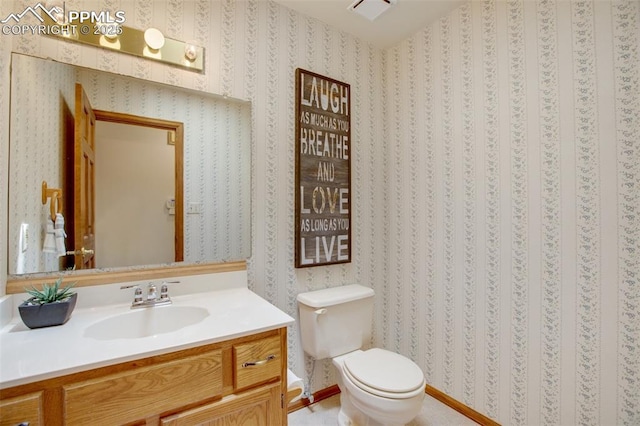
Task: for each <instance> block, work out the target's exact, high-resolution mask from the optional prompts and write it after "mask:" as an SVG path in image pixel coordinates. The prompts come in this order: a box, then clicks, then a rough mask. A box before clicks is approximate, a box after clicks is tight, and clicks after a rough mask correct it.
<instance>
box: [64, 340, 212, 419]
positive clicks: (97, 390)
mask: <svg viewBox="0 0 640 426" xmlns="http://www.w3.org/2000/svg"><path fill="white" fill-rule="evenodd" d="M63 394H64V417H65V418H64V421H65V424H70V425H84V424H122V423H128V422H132V421H134V420H140V419H144V418H146V417H148V416H152V415H154V414H157V413H161V412H163V411H167V410H172V409H175V408H179V407H182V406H185V405H188V404H192V403H194V402H198V401H202V400H205V399H208V398H212V397H216V396H219V395H221V394H222V352H221V351H220V350H215V351H211V352H207V353H205V354H202V355H195V356H191V357H188V358H184V359H179V360H176V361H169V362H164V363H161V364H156V365H150V366H147V367H141V368H137V369H136V370H134V371H128V372H124V373H118V374H112V375H109V376H106V377H102V378H99V379H94V380H87V381H84V382H80V383H77V384H72V385H67V386H64V387H63Z"/></svg>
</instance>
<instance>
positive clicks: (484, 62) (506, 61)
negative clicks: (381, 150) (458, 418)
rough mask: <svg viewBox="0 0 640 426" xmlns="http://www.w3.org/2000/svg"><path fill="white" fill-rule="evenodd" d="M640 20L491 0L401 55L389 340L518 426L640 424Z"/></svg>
mask: <svg viewBox="0 0 640 426" xmlns="http://www.w3.org/2000/svg"><path fill="white" fill-rule="evenodd" d="M638 46H640V3H638V2H637V1H620V2H607V1H596V2H589V1H584V2H583V1H580V2H578V1H575V2H573V1H572V2H569V1H560V2H555V1H537V2H530V1H517V0H515V1H496V2H494V1H484V2H480V1H478V2H475V1H474V2H471V3H469V4H466V5H464V6H463V7H461V8H459V9H458V10H456V11H454V12H453V13H451V14H450V15H449V16H447V17H445V18H443V19H441V20H440V21H439V22H437V23H435V24H434V25H431V26H429V27H428V28H426V29H425V30H423V31H421V32H420V33H419V34H416V35H415V36H413V37H411V38H410V39H409V40H407V41H405V42H403V43H402V44H401V45H399V46H398V47H396V48H393V49H390V50H389V51H387V52H385V55H386V67H385V86H386V87H387V91H386V98H387V99H389V100H391V101H390V102H388V104H387V105H388V108H387V110H386V112H387V117H388V121H387V122H388V123H389V124H388V126H387V131H386V133H385V139H386V140H387V141H388V150H387V154H388V158H389V167H388V175H389V188H388V191H389V194H392V196H390V197H389V212H390V215H389V223H390V229H389V233H388V236H389V245H388V247H389V257H388V263H387V264H388V271H389V273H388V275H387V276H386V287H385V288H386V291H385V292H384V293H383V294H384V295H383V298H384V299H383V300H388V301H387V302H385V304H386V307H387V309H381V310H378V311H377V312H378V318H377V321H378V323H379V324H380V330H379V333H378V334H377V339H378V341H381V342H384V346H387V347H390V348H393V349H396V350H398V351H400V352H402V353H405V354H407V355H408V356H410V357H411V358H414V359H416V360H418V361H419V362H420V363H421V365H422V366H423V368H424V370H425V372H426V374H427V379H428V381H429V383H431V384H432V385H433V386H435V387H436V388H438V389H441V390H443V391H444V392H446V393H447V394H449V395H451V396H453V397H454V398H456V399H458V400H460V401H462V402H464V403H465V404H467V405H470V406H472V407H475V408H476V409H477V410H479V411H480V412H483V413H486V414H488V415H489V416H490V417H492V418H495V419H498V421H499V422H500V423H502V424H509V425H537V424H545V425H551V424H563V425H574V424H580V425H589V424H591V425H614V424H615V425H623V424H626V425H633V424H638V423H639V422H640V381H639V379H640V377H639V376H638V371H640V369H639V367H640V352H639V348H638V344H639V343H640V335H639V328H638V324H639V322H638V318H639V315H640V303H639V301H640V298H639V297H638V276H640V270H639V269H638V268H639V264H638V253H639V251H638V249H639V244H640V239H639V235H638V230H639V229H640V223H639V222H638V217H637V212H638V208H639V207H640V198H639V195H640V194H639V193H638V184H639V182H640V181H639V172H640V171H639V170H638V167H639V165H640V155H638V149H639V147H638V143H639V141H640V137H639V135H640V127H639V124H638V123H639V121H638V117H640V81H639V79H640V62H639V54H638Z"/></svg>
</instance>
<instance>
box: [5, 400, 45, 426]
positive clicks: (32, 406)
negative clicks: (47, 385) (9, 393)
mask: <svg viewBox="0 0 640 426" xmlns="http://www.w3.org/2000/svg"><path fill="white" fill-rule="evenodd" d="M0 414H1V415H0V425H2V426H15V425H18V424H21V423H24V424H28V425H29V426H38V425H42V424H44V423H43V421H42V392H37V393H32V394H29V395H24V396H19V397H16V398H11V399H6V400H4V401H2V402H0Z"/></svg>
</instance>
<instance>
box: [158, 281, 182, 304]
mask: <svg viewBox="0 0 640 426" xmlns="http://www.w3.org/2000/svg"><path fill="white" fill-rule="evenodd" d="M179 283H180V281H162V285H161V286H160V300H168V299H169V286H167V284H179Z"/></svg>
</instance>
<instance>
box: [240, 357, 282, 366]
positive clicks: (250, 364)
mask: <svg viewBox="0 0 640 426" xmlns="http://www.w3.org/2000/svg"><path fill="white" fill-rule="evenodd" d="M273 359H276V356H275V355H269V356H267V357H266V358H265V359H262V360H260V361H254V362H245V363H243V364H242V366H243V367H253V366H255V365H264V364H266V363H268V362H269V361H271V360H273Z"/></svg>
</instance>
